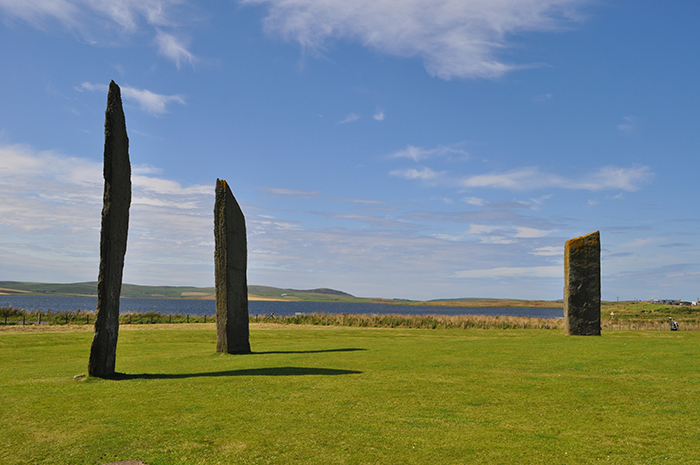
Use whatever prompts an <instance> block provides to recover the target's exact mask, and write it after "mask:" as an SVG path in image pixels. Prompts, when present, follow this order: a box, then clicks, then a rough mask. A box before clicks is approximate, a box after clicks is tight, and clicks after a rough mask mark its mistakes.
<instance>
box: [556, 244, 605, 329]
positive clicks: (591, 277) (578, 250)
mask: <svg viewBox="0 0 700 465" xmlns="http://www.w3.org/2000/svg"><path fill="white" fill-rule="evenodd" d="M564 329H565V331H566V334H567V335H572V336H600V231H596V232H594V233H591V234H588V235H586V236H581V237H576V238H574V239H571V240H568V241H566V245H565V246H564Z"/></svg>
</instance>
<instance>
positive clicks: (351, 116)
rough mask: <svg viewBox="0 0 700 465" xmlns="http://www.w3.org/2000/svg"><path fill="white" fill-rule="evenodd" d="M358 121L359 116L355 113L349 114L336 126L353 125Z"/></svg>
mask: <svg viewBox="0 0 700 465" xmlns="http://www.w3.org/2000/svg"><path fill="white" fill-rule="evenodd" d="M358 119H360V115H358V114H357V113H350V114H349V115H348V116H346V117H345V119H343V120H341V121H338V124H345V123H354V122H355V121H357V120H358Z"/></svg>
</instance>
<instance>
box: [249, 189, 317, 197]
mask: <svg viewBox="0 0 700 465" xmlns="http://www.w3.org/2000/svg"><path fill="white" fill-rule="evenodd" d="M258 189H260V190H261V191H263V192H265V193H266V194H267V195H269V196H270V197H290V198H295V199H313V198H316V197H320V196H321V192H319V191H302V190H297V189H285V188H283V187H269V186H260V187H258Z"/></svg>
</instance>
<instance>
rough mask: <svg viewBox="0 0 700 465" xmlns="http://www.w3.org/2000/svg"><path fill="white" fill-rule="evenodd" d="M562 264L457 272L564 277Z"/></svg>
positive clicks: (480, 275) (483, 275)
mask: <svg viewBox="0 0 700 465" xmlns="http://www.w3.org/2000/svg"><path fill="white" fill-rule="evenodd" d="M563 276H564V268H563V267H561V266H530V267H499V268H490V269H486V270H464V271H458V272H456V273H455V277H458V278H475V279H479V278H487V279H494V278H516V277H517V278H563Z"/></svg>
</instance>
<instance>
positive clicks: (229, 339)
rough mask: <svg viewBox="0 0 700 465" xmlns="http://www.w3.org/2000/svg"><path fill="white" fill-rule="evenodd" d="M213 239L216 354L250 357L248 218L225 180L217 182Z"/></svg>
mask: <svg viewBox="0 0 700 465" xmlns="http://www.w3.org/2000/svg"><path fill="white" fill-rule="evenodd" d="M214 240H215V244H216V245H215V250H214V272H215V281H216V351H217V352H228V353H229V354H249V353H250V342H249V340H248V283H247V278H246V269H247V266H248V246H247V243H246V231H245V217H244V216H243V212H242V211H241V207H239V206H238V202H236V199H235V198H234V197H233V194H232V193H231V189H230V188H229V187H228V184H227V183H226V181H224V180H222V179H217V180H216V201H215V204H214Z"/></svg>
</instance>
